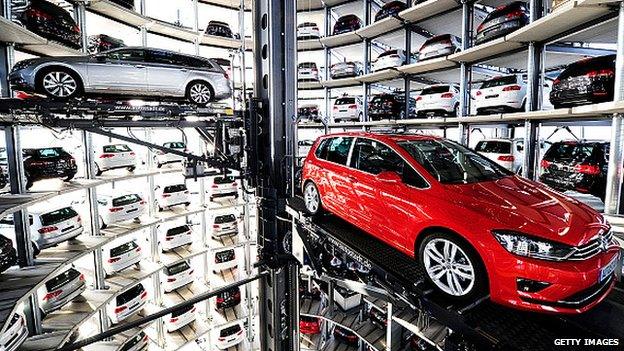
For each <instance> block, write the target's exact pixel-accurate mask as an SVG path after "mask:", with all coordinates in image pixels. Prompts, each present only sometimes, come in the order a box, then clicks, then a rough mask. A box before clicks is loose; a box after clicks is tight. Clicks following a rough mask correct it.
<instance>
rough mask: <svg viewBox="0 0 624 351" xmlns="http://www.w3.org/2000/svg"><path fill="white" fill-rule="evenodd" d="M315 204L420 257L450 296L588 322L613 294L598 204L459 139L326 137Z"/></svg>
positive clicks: (311, 190) (319, 152)
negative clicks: (585, 315)
mask: <svg viewBox="0 0 624 351" xmlns="http://www.w3.org/2000/svg"><path fill="white" fill-rule="evenodd" d="M302 185H303V194H304V200H305V206H306V208H307V210H308V211H309V212H310V213H311V214H318V213H319V212H322V211H323V210H327V211H329V212H331V213H333V214H335V215H337V216H338V217H341V218H342V219H344V220H346V221H348V222H351V223H352V224H354V225H356V226H358V227H360V228H361V229H362V230H364V231H366V232H368V233H370V234H371V235H373V236H375V237H377V238H378V239H380V240H382V241H384V242H386V243H387V244H389V245H391V246H392V247H394V248H396V249H397V250H399V251H402V252H403V253H405V254H408V255H410V256H413V257H415V258H416V260H417V262H418V263H419V264H420V265H421V266H422V267H423V268H424V271H425V273H426V274H425V276H426V279H427V280H428V281H429V282H430V283H432V284H433V286H434V287H435V288H436V289H437V291H438V292H439V293H441V294H444V295H446V296H447V297H449V298H450V299H459V300H474V299H477V298H478V297H480V296H484V295H485V294H486V293H489V294H490V297H491V299H492V300H493V301H494V302H497V303H500V304H504V305H508V306H512V307H516V308H520V309H526V310H534V311H543V312H557V313H581V312H584V311H587V310H589V309H590V308H592V307H593V306H595V305H596V304H598V303H599V302H600V301H602V300H603V299H604V298H605V296H606V295H607V294H608V293H609V291H610V290H611V288H612V287H613V285H614V282H615V277H614V271H615V266H616V265H617V259H618V247H617V244H616V243H615V241H614V239H613V234H612V232H611V227H610V225H609V224H608V223H607V222H606V221H605V219H604V218H603V216H602V215H600V214H599V213H598V212H596V211H594V210H593V209H591V208H590V207H588V206H586V205H584V204H582V203H580V202H579V201H576V200H574V199H571V198H569V197H567V196H564V195H562V194H560V193H558V192H556V191H554V190H552V189H550V188H548V187H547V186H545V185H543V184H540V183H536V182H533V181H530V180H527V179H524V178H521V177H518V176H516V175H514V174H513V173H511V172H509V171H507V170H505V169H503V168H501V167H500V166H498V165H497V164H496V163H494V162H492V161H490V160H488V159H487V158H485V157H483V156H481V155H479V154H477V153H475V152H473V151H471V150H470V149H468V148H465V147H463V146H461V145H459V144H457V143H455V142H452V141H449V140H446V139H442V138H437V137H432V136H421V135H377V134H369V133H364V132H361V133H343V134H334V135H326V136H322V137H320V138H319V139H318V140H316V142H315V143H314V145H313V146H312V149H311V151H310V153H309V154H308V156H307V158H306V160H305V162H304V165H303V174H302Z"/></svg>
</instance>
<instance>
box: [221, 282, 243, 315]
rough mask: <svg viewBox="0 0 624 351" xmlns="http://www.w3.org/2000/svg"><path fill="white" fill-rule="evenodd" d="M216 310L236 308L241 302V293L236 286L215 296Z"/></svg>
mask: <svg viewBox="0 0 624 351" xmlns="http://www.w3.org/2000/svg"><path fill="white" fill-rule="evenodd" d="M215 302H216V307H217V309H220V310H222V309H226V308H232V307H235V306H238V304H240V302H241V291H240V288H239V287H238V286H235V287H233V288H230V289H228V290H225V291H223V292H220V293H218V294H217V297H216V299H215Z"/></svg>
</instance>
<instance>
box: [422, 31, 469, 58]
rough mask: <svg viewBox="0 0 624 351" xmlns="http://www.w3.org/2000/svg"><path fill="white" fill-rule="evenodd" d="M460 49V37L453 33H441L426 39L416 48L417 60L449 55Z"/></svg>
mask: <svg viewBox="0 0 624 351" xmlns="http://www.w3.org/2000/svg"><path fill="white" fill-rule="evenodd" d="M460 50H461V39H460V38H458V37H457V36H455V35H453V34H442V35H438V36H435V37H432V38H429V39H427V40H426V41H425V42H424V43H423V44H422V46H421V47H420V50H418V61H423V60H428V59H432V58H436V57H441V56H446V55H451V54H454V53H456V52H459V51H460Z"/></svg>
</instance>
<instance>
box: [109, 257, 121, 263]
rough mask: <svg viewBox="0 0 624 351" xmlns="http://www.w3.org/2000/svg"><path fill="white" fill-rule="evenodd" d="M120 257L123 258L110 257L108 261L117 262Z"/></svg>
mask: <svg viewBox="0 0 624 351" xmlns="http://www.w3.org/2000/svg"><path fill="white" fill-rule="evenodd" d="M120 259H121V258H119V257H114V258H109V259H108V263H115V262H117V261H119V260H120Z"/></svg>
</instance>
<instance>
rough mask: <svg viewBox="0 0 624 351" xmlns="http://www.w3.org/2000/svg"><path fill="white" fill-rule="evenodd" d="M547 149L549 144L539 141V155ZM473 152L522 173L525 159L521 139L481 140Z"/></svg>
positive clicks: (522, 140)
mask: <svg viewBox="0 0 624 351" xmlns="http://www.w3.org/2000/svg"><path fill="white" fill-rule="evenodd" d="M549 147H550V142H547V141H540V155H543V154H544V152H545V151H546V150H548V148H549ZM475 151H477V152H478V153H480V154H481V155H483V156H485V157H487V158H489V159H490V160H492V161H494V162H496V163H497V164H499V165H500V166H501V167H503V168H505V169H507V170H509V171H512V172H515V173H521V172H522V165H523V164H524V157H525V156H524V155H525V153H524V139H523V138H515V139H496V138H494V139H483V140H480V141H479V142H478V143H477V145H476V146H475ZM540 159H541V157H540Z"/></svg>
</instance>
